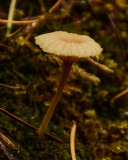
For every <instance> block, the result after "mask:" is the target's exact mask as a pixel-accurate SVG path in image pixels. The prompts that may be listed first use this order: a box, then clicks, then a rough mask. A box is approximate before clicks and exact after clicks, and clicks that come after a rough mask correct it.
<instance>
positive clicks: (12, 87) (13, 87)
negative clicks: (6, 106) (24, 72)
mask: <svg viewBox="0 0 128 160" xmlns="http://www.w3.org/2000/svg"><path fill="white" fill-rule="evenodd" d="M0 86H3V87H7V88H10V89H14V90H17V89H23V88H21V87H18V86H8V85H6V84H3V83H0Z"/></svg>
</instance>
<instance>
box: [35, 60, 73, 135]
mask: <svg viewBox="0 0 128 160" xmlns="http://www.w3.org/2000/svg"><path fill="white" fill-rule="evenodd" d="M71 66H72V63H70V64H69V63H68V62H67V63H66V62H64V63H63V73H62V76H61V79H60V82H59V86H58V89H57V92H56V94H55V96H54V97H53V100H52V102H51V105H50V106H49V108H48V110H47V112H46V114H45V116H44V118H43V120H42V122H41V125H40V127H39V129H38V136H39V137H40V138H41V137H42V136H43V135H44V133H45V131H46V129H47V126H48V123H49V121H50V119H51V118H52V114H53V112H54V110H55V108H56V106H57V104H58V102H59V100H60V98H61V95H62V92H63V89H64V86H65V83H66V80H67V77H68V74H69V72H70V69H71Z"/></svg>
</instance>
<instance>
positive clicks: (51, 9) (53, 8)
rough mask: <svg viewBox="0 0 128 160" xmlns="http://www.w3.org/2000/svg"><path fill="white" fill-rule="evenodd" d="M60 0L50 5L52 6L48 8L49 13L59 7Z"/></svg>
mask: <svg viewBox="0 0 128 160" xmlns="http://www.w3.org/2000/svg"><path fill="white" fill-rule="evenodd" d="M61 2H62V0H58V1H57V2H56V3H55V4H54V5H53V6H52V8H50V10H49V13H52V12H54V11H55V10H56V9H57V8H58V7H59V5H60V4H61Z"/></svg>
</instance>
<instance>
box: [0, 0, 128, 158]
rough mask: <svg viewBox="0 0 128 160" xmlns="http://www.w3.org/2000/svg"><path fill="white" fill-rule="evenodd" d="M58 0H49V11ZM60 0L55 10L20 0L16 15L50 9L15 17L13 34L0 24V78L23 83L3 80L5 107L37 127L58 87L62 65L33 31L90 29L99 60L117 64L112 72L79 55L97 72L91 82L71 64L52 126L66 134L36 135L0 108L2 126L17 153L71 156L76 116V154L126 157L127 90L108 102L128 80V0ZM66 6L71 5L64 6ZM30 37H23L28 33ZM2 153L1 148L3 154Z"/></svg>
mask: <svg viewBox="0 0 128 160" xmlns="http://www.w3.org/2000/svg"><path fill="white" fill-rule="evenodd" d="M55 2H56V1H50V0H48V1H44V4H45V9H46V12H47V11H48V10H49V9H50V8H51V7H52V5H53V4H54V3H55ZM70 2H71V4H69V3H68V1H66V0H65V1H63V3H62V4H61V5H60V7H59V8H57V9H56V11H54V14H50V15H49V14H48V13H46V12H45V13H42V12H41V6H40V5H41V4H40V3H39V1H36V0H34V1H31V2H30V1H26V2H24V3H23V1H21V0H19V1H18V2H17V6H16V11H15V16H14V17H15V19H16V20H22V19H23V18H25V17H27V19H28V18H32V17H35V18H37V17H36V16H38V15H42V14H45V15H46V19H45V21H41V22H39V24H38V25H37V26H36V27H33V26H32V25H31V24H29V25H22V26H21V25H20V26H19V25H13V27H12V33H14V32H15V31H16V30H17V29H19V30H17V32H16V33H15V34H13V35H12V36H10V37H7V36H6V30H7V29H6V25H5V24H0V35H1V36H0V83H3V84H6V85H9V86H20V87H21V88H22V89H19V90H13V89H9V88H6V87H3V86H0V107H1V108H4V109H6V110H7V111H9V112H11V113H13V114H14V115H16V116H18V117H20V118H21V119H23V120H24V121H26V122H28V123H30V124H32V125H33V126H35V127H39V125H40V123H41V120H42V117H43V115H44V114H45V112H46V110H47V108H48V106H49V103H50V101H51V99H52V97H53V95H54V93H55V91H56V88H57V82H58V77H60V75H61V67H60V66H59V65H58V63H56V62H55V60H54V59H53V60H52V59H51V61H53V63H51V61H50V60H48V59H47V60H45V61H44V59H42V57H44V55H45V53H43V52H42V51H41V50H40V49H39V48H38V46H36V44H35V43H34V37H35V36H37V35H39V34H42V33H46V32H51V31H55V30H65V31H68V32H74V33H78V34H87V35H89V36H91V37H92V38H94V39H95V40H96V41H97V42H98V43H100V45H101V46H102V48H103V49H104V51H103V54H102V55H101V56H100V57H99V59H98V62H99V63H102V64H104V65H106V66H108V67H110V68H112V69H113V70H114V73H113V74H110V73H107V72H103V71H101V70H100V69H98V68H96V67H94V66H93V65H92V64H89V63H88V62H87V61H85V60H84V59H81V60H80V61H79V62H78V64H79V66H80V67H81V68H84V69H86V71H88V72H89V73H92V74H94V75H96V76H97V77H99V78H100V80H101V83H100V84H99V85H97V86H96V85H94V84H92V82H89V81H87V80H84V79H82V78H81V77H79V76H78V75H76V74H73V73H72V72H71V74H70V77H69V80H68V83H67V87H66V89H65V91H64V94H63V95H62V98H61V100H60V102H59V104H58V106H57V108H56V111H55V113H54V115H53V118H52V121H51V122H50V124H49V127H48V132H49V133H50V134H53V135H55V136H57V137H59V138H61V139H62V140H63V141H64V144H60V143H58V142H56V141H54V140H51V139H50V138H46V137H44V138H43V139H42V140H39V139H38V138H37V137H36V136H35V135H34V134H33V132H32V130H31V129H29V128H26V127H25V126H23V125H22V124H20V123H19V122H17V121H15V120H13V119H11V118H9V117H8V116H7V115H5V114H3V113H0V132H1V133H2V134H4V135H5V136H6V137H8V138H9V139H10V140H11V141H12V142H13V143H14V144H15V145H16V146H17V147H18V149H19V152H18V153H14V152H13V151H12V150H10V149H9V150H10V152H11V153H12V154H14V157H15V158H16V159H18V160H20V159H21V160H29V159H30V160H40V159H42V160H71V154H70V146H69V137H70V130H71V127H72V121H73V120H75V121H76V124H77V130H76V156H77V160H126V159H128V151H127V148H128V135H127V133H128V126H127V121H128V107H127V106H128V101H127V98H128V96H127V94H125V95H124V96H122V97H120V98H119V99H117V100H116V101H115V102H114V103H111V99H112V98H113V96H115V95H116V94H117V93H120V92H121V91H123V90H125V89H127V87H128V73H127V70H128V62H127V58H128V57H127V49H128V48H127V40H128V37H127V32H128V31H127V16H128V12H127V7H128V5H127V3H125V1H113V2H112V1H107V2H105V1H103V0H99V1H92V2H90V1H84V0H77V1H73V0H71V1H70ZM9 5H10V1H9V0H7V1H6V3H5V2H4V1H3V0H1V1H0V18H1V19H2V18H3V19H7V16H8V9H9ZM67 8H68V9H67ZM29 33H30V34H31V36H30V38H29V39H27V40H26V37H28V34H29ZM4 156H5V155H3V154H2V153H1V154H0V158H1V159H5V158H4Z"/></svg>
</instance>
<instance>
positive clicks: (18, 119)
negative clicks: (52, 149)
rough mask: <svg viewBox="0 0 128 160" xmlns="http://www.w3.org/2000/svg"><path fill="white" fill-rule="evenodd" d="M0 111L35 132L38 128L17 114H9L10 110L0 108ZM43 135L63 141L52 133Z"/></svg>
mask: <svg viewBox="0 0 128 160" xmlns="http://www.w3.org/2000/svg"><path fill="white" fill-rule="evenodd" d="M0 111H1V112H2V113H5V114H6V115H8V116H9V117H11V118H13V119H15V120H17V121H18V122H20V123H21V124H23V125H25V126H27V127H28V128H30V129H32V130H33V131H34V132H37V130H38V129H37V128H36V127H34V126H32V125H31V124H29V123H27V122H25V121H23V120H21V119H20V118H18V117H17V116H15V115H13V114H11V113H10V112H8V111H6V110H5V109H3V108H0ZM44 135H45V136H47V137H49V138H52V139H54V140H56V141H58V142H60V143H64V142H63V141H62V140H61V139H59V138H57V137H55V136H53V135H50V134H49V133H45V134H44Z"/></svg>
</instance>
